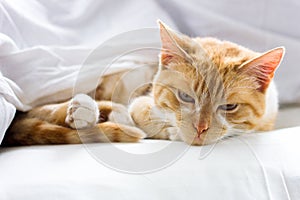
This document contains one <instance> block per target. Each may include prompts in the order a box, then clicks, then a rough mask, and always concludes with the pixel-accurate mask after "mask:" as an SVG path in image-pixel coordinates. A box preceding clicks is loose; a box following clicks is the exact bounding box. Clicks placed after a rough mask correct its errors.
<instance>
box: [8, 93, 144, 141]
mask: <svg viewBox="0 0 300 200" xmlns="http://www.w3.org/2000/svg"><path fill="white" fill-rule="evenodd" d="M109 105H111V106H109ZM112 105H114V104H112V103H111V104H109V102H98V103H96V102H95V101H94V100H93V99H91V98H90V97H88V96H86V95H77V96H75V97H74V98H73V99H72V100H71V101H69V102H65V103H60V104H51V105H45V106H41V107H38V108H34V109H33V110H31V111H29V112H27V113H18V114H17V115H16V117H15V119H14V120H13V122H12V124H11V126H10V127H9V129H8V130H7V132H6V134H5V138H4V141H3V145H6V146H13V145H33V144H78V143H81V142H107V141H112V142H136V141H138V140H139V139H141V138H144V137H145V134H144V133H143V131H142V130H140V129H138V128H135V127H132V126H129V125H126V124H131V125H132V124H133V122H132V121H131V118H130V117H129V121H128V120H127V119H128V117H125V118H124V117H123V118H122V117H121V116H122V113H123V112H125V111H126V113H125V116H126V114H127V115H129V114H128V112H127V110H126V109H125V107H122V105H116V106H112ZM99 108H100V109H101V108H103V112H102V116H101V117H100V120H102V121H101V122H102V123H98V121H99ZM122 108H123V109H122ZM124 109H125V111H124ZM105 113H106V114H107V115H105ZM104 118H107V120H103V119H104ZM109 120H110V121H109ZM117 122H122V123H124V124H118V123H117ZM97 123H98V124H97ZM76 126H79V130H76V129H75V128H76Z"/></svg>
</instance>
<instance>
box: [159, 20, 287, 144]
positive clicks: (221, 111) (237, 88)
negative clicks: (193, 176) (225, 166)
mask: <svg viewBox="0 0 300 200" xmlns="http://www.w3.org/2000/svg"><path fill="white" fill-rule="evenodd" d="M161 40H162V48H163V50H162V52H161V55H160V56H161V60H160V69H159V72H158V74H157V75H156V78H155V81H154V88H153V94H154V99H155V103H156V104H157V105H158V106H159V107H161V108H162V109H165V110H167V111H168V112H170V113H171V115H175V116H176V117H175V118H176V120H175V121H174V122H173V123H174V126H176V127H178V129H179V134H180V138H181V139H182V140H183V141H185V142H186V143H188V144H193V145H203V144H209V143H213V142H215V141H217V140H218V139H220V138H222V137H224V136H226V135H227V134H229V133H236V132H240V131H248V130H268V129H270V128H271V127H272V126H273V122H274V119H275V116H276V111H277V110H276V109H277V107H276V108H274V109H275V110H273V111H272V112H273V113H269V114H268V116H267V115H266V109H267V108H266V107H267V105H266V103H267V101H266V98H267V95H269V94H267V91H268V88H269V86H270V84H272V83H271V80H272V77H273V73H274V70H275V69H276V67H277V66H278V65H279V63H280V61H281V58H282V55H283V51H284V50H283V48H277V49H274V50H272V51H269V52H267V53H265V54H258V53H255V52H253V51H250V50H248V49H245V48H243V47H240V46H238V45H235V44H233V43H229V42H222V41H219V40H216V39H211V38H203V39H200V38H195V39H191V38H188V37H187V36H179V35H177V34H175V33H174V32H172V31H171V30H169V29H166V28H165V26H164V25H162V24H161ZM268 112H269V111H268Z"/></svg>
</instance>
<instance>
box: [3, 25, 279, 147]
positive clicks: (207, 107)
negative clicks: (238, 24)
mask: <svg viewBox="0 0 300 200" xmlns="http://www.w3.org/2000/svg"><path fill="white" fill-rule="evenodd" d="M159 24H160V35H161V42H162V50H161V54H160V61H159V67H158V71H157V73H156V75H155V77H154V79H153V83H152V89H151V92H150V94H149V95H147V96H140V97H137V98H135V99H134V100H133V102H132V103H131V104H130V105H129V106H128V107H129V108H128V109H129V111H127V108H126V107H125V106H124V105H121V104H117V103H121V102H116V103H112V102H111V101H97V102H95V101H94V100H92V99H91V98H90V97H88V96H87V95H84V94H81V95H77V96H75V97H74V98H73V99H72V100H70V101H69V102H65V103H61V104H53V105H45V106H41V107H38V108H35V109H33V110H31V111H29V112H27V113H19V114H18V115H17V116H16V118H15V120H14V121H13V123H12V125H11V126H10V128H9V129H8V131H7V133H6V136H5V138H4V145H16V144H17V145H32V144H62V143H81V142H105V141H108V140H109V141H113V142H135V141H138V140H139V139H141V138H144V137H148V138H156V139H170V140H182V141H184V142H186V143H188V144H193V145H204V144H209V143H212V142H215V141H217V140H218V139H221V138H223V137H225V136H227V135H230V134H235V133H239V132H247V131H265V130H270V129H272V127H273V125H274V121H275V118H276V114H277V110H278V102H277V92H276V89H275V86H274V83H273V81H272V78H273V75H274V71H275V70H276V68H277V67H278V66H279V64H280V62H281V60H282V57H283V54H284V48H282V47H279V48H276V49H273V50H270V51H268V52H266V53H263V54H261V53H257V52H254V51H251V50H249V49H246V48H244V47H241V46H239V45H236V44H234V43H231V42H227V41H220V40H217V39H214V38H189V37H187V36H184V35H179V34H177V33H175V32H174V31H172V30H170V29H169V28H167V27H166V26H165V25H163V24H162V23H161V22H159ZM152 71H153V70H152ZM123 73H124V72H123ZM121 75H122V73H121V74H116V75H111V76H108V77H105V81H104V82H103V83H102V84H101V87H99V88H101V89H99V90H100V91H101V93H99V91H98V93H96V97H99V98H100V100H109V99H111V93H110V92H108V94H109V95H104V94H106V93H105V92H104V91H106V92H107V91H108V90H109V89H111V87H106V86H107V85H110V86H111V85H112V84H113V83H114V82H115V79H116V78H118V77H121ZM108 88H109V89H108ZM147 89H149V88H146V90H147ZM143 92H144V91H143ZM143 92H142V93H143ZM99 111H100V112H99ZM99 113H100V114H99ZM129 114H130V115H129ZM76 128H77V129H79V131H78V132H79V136H78V133H77V130H76Z"/></svg>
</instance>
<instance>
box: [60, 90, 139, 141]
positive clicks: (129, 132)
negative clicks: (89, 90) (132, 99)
mask: <svg viewBox="0 0 300 200" xmlns="http://www.w3.org/2000/svg"><path fill="white" fill-rule="evenodd" d="M66 123H67V124H68V125H69V126H70V127H71V128H73V129H78V133H79V134H80V137H81V139H82V140H83V142H96V141H100V142H104V141H108V140H109V141H112V142H136V141H138V140H139V139H141V138H144V137H145V134H144V132H143V131H142V130H141V129H138V128H135V127H134V123H133V121H132V119H131V117H130V115H129V113H128V110H127V108H126V107H125V106H123V105H121V104H117V103H113V102H111V101H97V102H96V101H94V100H93V99H92V98H91V97H89V96H88V95H85V94H79V95H76V96H75V97H74V98H73V99H72V100H71V101H70V103H69V106H68V109H67V116H66ZM96 135H98V136H97V137H95V136H96ZM104 135H105V137H104Z"/></svg>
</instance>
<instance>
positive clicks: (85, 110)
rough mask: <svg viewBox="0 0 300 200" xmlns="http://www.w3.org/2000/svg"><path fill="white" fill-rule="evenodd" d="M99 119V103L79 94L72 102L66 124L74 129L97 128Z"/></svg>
mask: <svg viewBox="0 0 300 200" xmlns="http://www.w3.org/2000/svg"><path fill="white" fill-rule="evenodd" d="M98 119H99V109H98V105H97V103H96V102H95V101H94V100H93V99H92V98H91V97H89V96H88V95H85V94H77V95H76V96H75V97H74V98H73V99H72V100H71V102H70V105H69V107H68V111H67V117H66V123H67V124H69V126H70V127H72V128H74V129H84V128H88V127H92V126H95V125H96V123H97V122H98Z"/></svg>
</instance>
